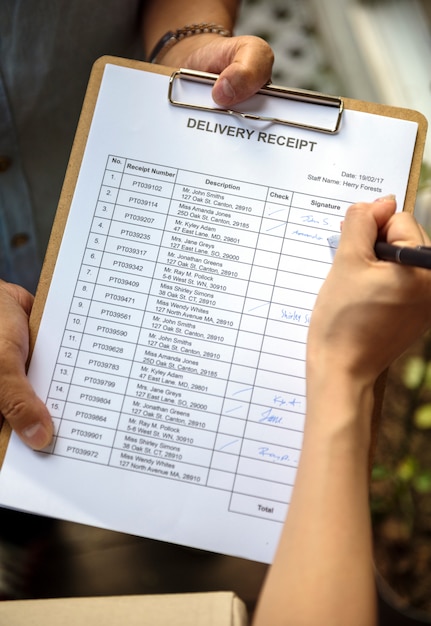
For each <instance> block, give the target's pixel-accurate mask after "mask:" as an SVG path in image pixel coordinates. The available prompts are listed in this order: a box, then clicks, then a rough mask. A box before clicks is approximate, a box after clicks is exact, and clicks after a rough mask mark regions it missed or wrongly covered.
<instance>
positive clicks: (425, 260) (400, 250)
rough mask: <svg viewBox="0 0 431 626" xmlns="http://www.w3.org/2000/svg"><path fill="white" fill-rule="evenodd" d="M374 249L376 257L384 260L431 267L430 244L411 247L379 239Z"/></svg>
mask: <svg viewBox="0 0 431 626" xmlns="http://www.w3.org/2000/svg"><path fill="white" fill-rule="evenodd" d="M374 251H375V253H376V257H377V258H378V259H381V260H382V261H392V263H400V264H401V265H412V266H414V267H425V268H426V269H431V247H429V246H417V247H416V248H409V247H407V246H394V245H393V244H391V243H386V241H378V242H377V243H376V245H375V246H374Z"/></svg>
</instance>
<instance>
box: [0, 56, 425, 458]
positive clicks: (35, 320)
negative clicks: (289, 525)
mask: <svg viewBox="0 0 431 626" xmlns="http://www.w3.org/2000/svg"><path fill="white" fill-rule="evenodd" d="M107 64H112V65H119V66H122V67H130V68H132V69H138V70H144V71H147V72H153V73H157V74H162V75H165V76H171V74H172V72H174V71H175V68H169V67H165V66H161V65H154V64H150V63H145V62H143V61H134V60H129V59H123V58H119V57H111V56H104V57H101V58H100V59H98V60H97V61H96V62H95V63H94V65H93V68H92V71H91V74H90V79H89V82H88V87H87V91H86V94H85V98H84V103H83V107H82V111H81V115H80V118H79V122H78V126H77V130H76V134H75V139H74V142H73V146H72V150H71V154H70V158H69V163H68V166H67V169H66V174H65V179H64V183H63V187H62V190H61V194H60V199H59V203H58V208H57V212H56V216H55V219H54V223H53V227H52V231H51V236H50V239H49V243H48V247H47V252H46V255H45V259H44V263H43V267H42V272H41V277H40V281H39V284H38V288H37V291H36V296H35V300H34V305H33V309H32V312H31V315H30V322H29V324H30V349H29V359H30V357H31V354H32V351H33V347H34V344H35V340H36V335H37V332H38V329H39V325H40V320H41V318H42V313H43V309H44V306H45V302H46V297H47V294H48V290H49V287H50V283H51V278H52V275H53V272H54V267H55V263H56V260H57V255H58V251H59V249H60V245H61V240H62V237H63V232H64V228H65V225H66V221H67V217H68V214H69V209H70V205H71V202H72V197H73V194H74V190H75V186H76V182H77V180H78V174H79V170H80V166H81V162H82V157H83V155H84V150H85V146H86V143H87V137H88V133H89V129H90V125H91V121H92V118H93V114H94V110H95V107H96V101H97V97H98V93H99V88H100V85H101V82H102V78H103V72H104V69H105V66H106V65H107ZM342 101H343V103H344V107H345V108H346V109H353V110H356V111H365V112H367V113H373V114H376V115H382V116H385V117H393V118H398V119H405V120H409V121H413V122H416V123H417V124H418V133H417V139H416V145H415V150H414V154H413V159H412V165H411V169H410V175H409V182H408V186H407V193H406V201H405V206H404V210H407V211H409V212H413V208H414V203H415V198H416V192H417V188H418V184H419V177H420V171H421V164H422V156H423V150H424V146H425V137H426V132H427V120H426V118H425V117H424V116H423V115H422V114H421V113H419V112H418V111H414V110H411V109H403V108H398V107H393V106H387V105H381V104H374V103H371V102H365V101H361V100H353V99H350V98H342ZM385 381H386V372H385V373H383V374H382V375H381V376H380V377H379V379H378V381H377V383H376V386H375V405H374V412H373V433H372V441H373V445H372V451H373V450H374V446H375V442H376V437H377V428H378V422H379V416H380V413H381V410H382V405H383V393H384V387H385ZM10 434H11V429H10V426H9V424H8V423H7V422H6V421H5V420H4V421H3V424H2V427H1V430H0V468H1V465H2V463H3V460H4V456H5V454H6V450H7V446H8V442H9V438H10Z"/></svg>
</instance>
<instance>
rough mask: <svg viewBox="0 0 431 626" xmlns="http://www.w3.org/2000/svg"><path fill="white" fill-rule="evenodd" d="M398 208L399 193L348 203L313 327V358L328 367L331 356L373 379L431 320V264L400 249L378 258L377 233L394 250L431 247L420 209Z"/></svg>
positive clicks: (336, 365) (342, 367)
mask: <svg viewBox="0 0 431 626" xmlns="http://www.w3.org/2000/svg"><path fill="white" fill-rule="evenodd" d="M395 211H396V202H395V199H394V198H393V197H391V196H389V197H387V198H382V199H381V200H378V201H376V202H373V203H369V204H368V203H358V204H355V205H353V206H351V207H350V208H349V209H348V211H347V213H346V216H345V219H344V222H343V226H342V231H341V236H340V238H339V244H338V249H337V253H336V254H335V258H334V262H333V265H332V267H331V270H330V272H329V274H328V276H327V278H326V280H325V282H324V284H323V285H322V288H321V289H320V292H319V294H318V297H317V301H316V305H315V307H314V310H313V313H312V321H311V324H310V329H309V335H308V350H309V354H311V355H313V358H312V359H310V362H311V361H313V362H318V363H320V365H321V367H322V368H324V367H325V366H326V367H328V366H329V365H328V364H329V363H330V367H331V368H332V369H334V371H335V370H336V371H337V372H339V376H340V377H341V376H342V372H345V371H349V372H354V373H355V376H358V377H359V378H361V377H362V378H363V379H366V380H368V381H369V382H370V383H371V382H373V381H374V380H375V378H376V377H377V376H378V375H379V373H381V372H382V371H383V370H384V369H386V367H387V366H388V365H389V364H390V363H391V362H392V361H393V360H394V358H396V357H397V356H398V355H399V354H401V353H402V352H403V351H404V350H405V349H406V348H407V347H408V346H409V345H411V344H412V343H413V342H414V341H416V339H418V338H419V337H420V336H421V335H422V333H423V332H424V331H425V330H427V329H428V328H430V326H431V272H428V271H424V270H422V269H420V268H417V267H410V268H408V267H404V266H401V265H399V262H396V261H397V259H396V257H393V260H394V261H395V262H389V263H388V262H385V261H383V260H380V259H378V258H376V251H375V244H376V241H378V242H386V243H387V244H389V245H390V246H391V247H390V248H389V250H390V251H392V246H396V247H397V249H398V248H402V249H405V248H409V249H414V250H415V252H416V253H417V252H420V253H421V257H422V256H423V255H424V254H426V255H429V254H431V253H430V251H429V250H426V248H428V247H429V246H431V241H430V239H429V237H428V236H427V234H426V233H425V231H424V230H423V229H422V227H421V226H420V225H419V224H418V223H417V222H416V220H415V219H414V217H413V215H411V214H410V213H406V212H401V213H396V212H395ZM332 245H333V244H332ZM418 246H420V247H421V249H420V250H417V247H418ZM377 251H378V248H377ZM401 258H402V259H403V260H404V258H405V257H404V253H403V254H402V255H401ZM391 260H392V259H391ZM325 364H326V365H325Z"/></svg>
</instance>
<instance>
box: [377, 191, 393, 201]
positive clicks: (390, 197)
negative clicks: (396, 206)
mask: <svg viewBox="0 0 431 626" xmlns="http://www.w3.org/2000/svg"><path fill="white" fill-rule="evenodd" d="M389 200H396V196H394V194H393V193H390V194H389V195H387V196H383V197H382V198H376V200H374V202H389Z"/></svg>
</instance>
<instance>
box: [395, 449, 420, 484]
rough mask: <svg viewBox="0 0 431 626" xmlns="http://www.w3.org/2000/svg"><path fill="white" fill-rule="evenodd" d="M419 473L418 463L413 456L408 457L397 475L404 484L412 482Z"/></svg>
mask: <svg viewBox="0 0 431 626" xmlns="http://www.w3.org/2000/svg"><path fill="white" fill-rule="evenodd" d="M416 471H417V461H416V459H414V458H413V457H411V456H407V457H406V458H405V459H404V460H403V461H401V463H400V464H399V465H398V467H397V471H396V475H397V477H398V478H399V479H400V480H402V481H403V482H406V483H407V482H409V481H411V480H412V478H413V477H414V475H415V474H416Z"/></svg>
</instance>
